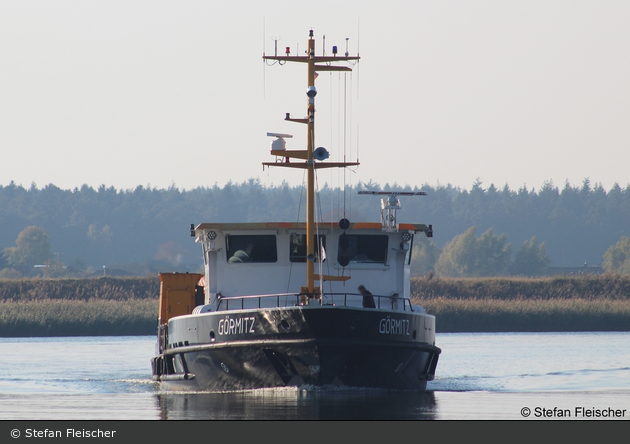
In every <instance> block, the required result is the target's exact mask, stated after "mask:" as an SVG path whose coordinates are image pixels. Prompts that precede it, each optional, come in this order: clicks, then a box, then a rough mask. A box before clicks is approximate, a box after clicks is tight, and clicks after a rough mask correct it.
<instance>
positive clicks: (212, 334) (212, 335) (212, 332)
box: [210, 330, 215, 341]
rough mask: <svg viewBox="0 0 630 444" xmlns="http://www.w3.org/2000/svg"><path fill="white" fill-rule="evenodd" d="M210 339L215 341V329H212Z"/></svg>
mask: <svg viewBox="0 0 630 444" xmlns="http://www.w3.org/2000/svg"><path fill="white" fill-rule="evenodd" d="M210 340H211V341H214V340H215V337H214V330H210Z"/></svg>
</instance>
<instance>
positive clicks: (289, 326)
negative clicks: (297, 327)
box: [280, 319, 291, 331]
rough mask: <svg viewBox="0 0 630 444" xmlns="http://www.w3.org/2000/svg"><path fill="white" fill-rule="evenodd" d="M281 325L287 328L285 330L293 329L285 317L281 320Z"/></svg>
mask: <svg viewBox="0 0 630 444" xmlns="http://www.w3.org/2000/svg"><path fill="white" fill-rule="evenodd" d="M280 326H281V327H282V328H283V329H284V330H285V331H290V330H291V325H290V324H289V323H288V322H287V320H286V319H283V320H282V321H281V322H280Z"/></svg>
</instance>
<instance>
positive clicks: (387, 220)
mask: <svg viewBox="0 0 630 444" xmlns="http://www.w3.org/2000/svg"><path fill="white" fill-rule="evenodd" d="M359 194H369V195H373V196H389V197H385V198H382V199H381V224H382V225H383V231H398V223H397V222H396V211H398V210H400V209H401V208H402V206H401V205H400V199H398V196H426V195H427V193H425V192H424V191H359Z"/></svg>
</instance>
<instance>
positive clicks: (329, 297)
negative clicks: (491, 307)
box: [151, 30, 441, 391]
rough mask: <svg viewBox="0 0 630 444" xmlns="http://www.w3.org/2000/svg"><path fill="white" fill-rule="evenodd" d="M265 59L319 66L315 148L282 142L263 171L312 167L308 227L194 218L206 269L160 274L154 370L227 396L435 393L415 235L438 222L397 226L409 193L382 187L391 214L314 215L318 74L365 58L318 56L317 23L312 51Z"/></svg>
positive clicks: (383, 205) (168, 384)
mask: <svg viewBox="0 0 630 444" xmlns="http://www.w3.org/2000/svg"><path fill="white" fill-rule="evenodd" d="M263 60H264V61H266V62H273V63H276V62H278V64H279V65H284V64H286V63H293V62H295V63H302V64H303V65H305V66H306V68H307V79H308V81H307V90H306V95H307V100H306V102H307V114H306V117H304V118H293V117H291V115H290V114H286V116H285V120H287V121H290V122H295V123H298V124H302V125H305V127H306V144H305V149H301V150H289V149H287V148H286V140H285V139H287V138H290V137H292V135H289V134H283V133H268V134H267V135H268V136H272V137H274V140H273V142H271V151H270V154H271V155H272V156H274V157H275V161H273V162H263V168H264V167H280V168H294V169H301V170H306V172H305V175H306V210H305V212H306V215H305V221H304V222H299V221H298V222H260V223H239V222H234V223H212V222H205V223H200V224H197V225H195V224H191V226H190V235H191V237H193V238H194V239H195V242H197V243H199V244H200V246H201V250H202V254H203V261H204V270H203V273H160V275H159V276H160V297H159V314H158V326H157V345H156V355H155V356H154V357H153V358H152V360H151V366H152V373H153V379H154V380H155V381H157V382H158V383H159V386H160V389H161V390H164V391H225V390H248V389H259V388H279V387H328V386H330V387H342V388H343V387H362V388H377V389H393V390H426V389H427V382H428V381H431V380H433V379H434V377H435V372H436V367H437V363H438V359H439V356H440V353H441V350H440V348H438V347H437V346H436V344H435V326H436V320H435V316H433V315H431V314H429V313H427V312H426V310H425V309H424V308H423V307H422V306H420V305H416V304H414V303H413V302H412V300H411V290H410V276H411V273H410V261H411V255H412V248H413V240H414V237H415V236H427V237H432V236H433V226H432V225H430V224H428V225H427V224H422V223H404V222H399V221H398V211H399V210H400V209H401V199H400V197H401V196H403V195H424V194H425V193H424V192H389V191H373V190H362V191H359V193H361V194H367V195H377V196H380V213H381V217H380V219H381V220H380V222H360V221H356V222H355V221H350V220H348V219H347V218H346V217H345V215H344V217H342V218H341V219H340V220H339V221H336V222H325V221H321V220H317V218H316V217H315V200H316V194H317V192H316V190H315V178H316V173H317V170H319V169H322V168H350V167H356V166H358V165H359V162H358V159H357V161H356V162H346V161H345V159H344V161H343V162H333V161H329V160H328V159H329V153H328V151H327V150H326V149H325V148H323V147H316V144H315V129H314V128H315V98H316V95H317V89H316V87H315V79H316V77H317V75H318V73H319V72H321V71H339V72H347V71H350V70H352V64H355V63H356V62H357V61H358V60H359V56H358V54H357V55H356V56H350V55H349V54H348V51H346V53H345V55H341V54H338V51H337V48H336V47H333V51H332V54H331V55H325V53H323V51H322V55H316V53H315V39H314V36H313V31H312V30H310V31H309V36H308V42H307V49H306V51H304V54H303V55H300V54H298V55H292V54H290V51H289V48H287V50H286V53H285V54H278V53H277V50H276V51H275V52H274V54H273V55H265V54H263Z"/></svg>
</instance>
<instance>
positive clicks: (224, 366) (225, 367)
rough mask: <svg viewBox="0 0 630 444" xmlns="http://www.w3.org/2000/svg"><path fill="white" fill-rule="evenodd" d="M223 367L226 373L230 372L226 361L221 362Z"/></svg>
mask: <svg viewBox="0 0 630 444" xmlns="http://www.w3.org/2000/svg"><path fill="white" fill-rule="evenodd" d="M221 368H222V369H223V371H224V372H225V373H230V369H229V368H228V366H227V365H225V364H224V363H221Z"/></svg>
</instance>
